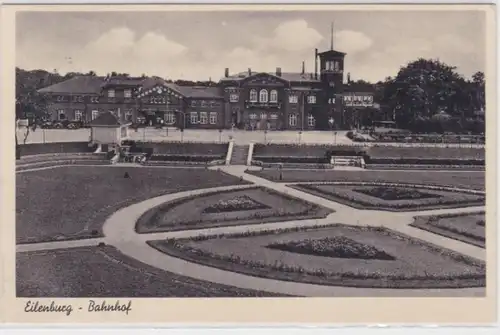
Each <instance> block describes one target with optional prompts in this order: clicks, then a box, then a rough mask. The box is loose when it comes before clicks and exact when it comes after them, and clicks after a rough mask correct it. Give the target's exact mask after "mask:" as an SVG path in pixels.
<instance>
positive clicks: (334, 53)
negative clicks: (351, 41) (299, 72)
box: [318, 50, 347, 57]
mask: <svg viewBox="0 0 500 335" xmlns="http://www.w3.org/2000/svg"><path fill="white" fill-rule="evenodd" d="M318 55H319V56H330V57H332V56H333V57H344V56H345V55H347V54H346V53H345V52H341V51H337V50H327V51H323V52H318Z"/></svg>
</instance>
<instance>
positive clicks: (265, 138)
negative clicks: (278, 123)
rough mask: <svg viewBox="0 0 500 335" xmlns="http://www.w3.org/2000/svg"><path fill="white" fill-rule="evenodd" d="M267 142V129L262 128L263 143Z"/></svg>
mask: <svg viewBox="0 0 500 335" xmlns="http://www.w3.org/2000/svg"><path fill="white" fill-rule="evenodd" d="M266 143H267V129H266V130H264V144H266Z"/></svg>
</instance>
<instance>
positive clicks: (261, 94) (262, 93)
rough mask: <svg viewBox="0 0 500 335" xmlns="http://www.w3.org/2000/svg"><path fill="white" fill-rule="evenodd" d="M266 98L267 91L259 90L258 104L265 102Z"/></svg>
mask: <svg viewBox="0 0 500 335" xmlns="http://www.w3.org/2000/svg"><path fill="white" fill-rule="evenodd" d="M268 98H269V96H268V93H267V90H260V96H259V101H260V102H267V101H268Z"/></svg>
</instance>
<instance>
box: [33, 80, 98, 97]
mask: <svg viewBox="0 0 500 335" xmlns="http://www.w3.org/2000/svg"><path fill="white" fill-rule="evenodd" d="M103 83H104V77H97V76H76V77H73V78H71V79H68V80H65V81H63V82H60V83H57V84H54V85H51V86H48V87H44V88H42V89H39V90H38V92H39V93H74V94H99V93H100V92H101V89H102V84H103Z"/></svg>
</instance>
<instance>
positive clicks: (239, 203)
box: [202, 195, 270, 213]
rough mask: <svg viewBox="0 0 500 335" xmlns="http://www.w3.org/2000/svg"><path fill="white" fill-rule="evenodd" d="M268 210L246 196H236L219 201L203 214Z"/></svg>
mask: <svg viewBox="0 0 500 335" xmlns="http://www.w3.org/2000/svg"><path fill="white" fill-rule="evenodd" d="M266 208H270V207H269V206H267V205H264V204H262V203H260V202H258V201H256V200H254V199H252V198H250V197H248V196H246V195H242V196H238V197H236V198H233V199H229V200H220V201H219V202H217V203H215V204H213V205H210V206H208V207H206V208H205V209H204V210H203V211H202V212H203V213H223V212H236V211H248V210H254V209H266Z"/></svg>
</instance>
